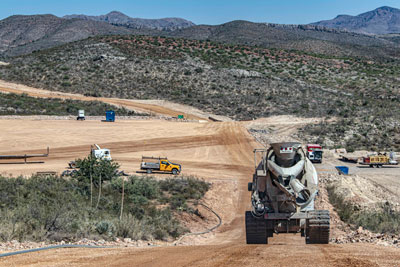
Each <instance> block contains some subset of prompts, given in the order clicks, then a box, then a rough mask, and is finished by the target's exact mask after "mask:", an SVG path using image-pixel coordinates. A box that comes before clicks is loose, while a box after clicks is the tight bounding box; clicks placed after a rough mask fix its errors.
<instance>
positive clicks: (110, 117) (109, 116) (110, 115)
mask: <svg viewBox="0 0 400 267" xmlns="http://www.w3.org/2000/svg"><path fill="white" fill-rule="evenodd" d="M106 121H110V122H114V121H115V111H114V110H107V111H106Z"/></svg>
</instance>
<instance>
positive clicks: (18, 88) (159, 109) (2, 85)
mask: <svg viewBox="0 0 400 267" xmlns="http://www.w3.org/2000/svg"><path fill="white" fill-rule="evenodd" d="M0 92H3V93H14V94H23V93H24V94H27V95H29V96H32V97H39V98H58V99H72V100H80V101H100V102H104V103H107V104H111V105H115V106H118V107H125V108H127V109H131V110H135V111H140V112H147V113H151V114H157V115H165V116H170V117H177V116H178V115H184V117H185V118H187V119H193V120H208V116H207V114H201V112H199V111H198V110H196V109H193V108H187V109H186V110H182V109H180V110H175V109H172V108H169V107H167V106H172V107H174V106H177V105H172V104H171V105H169V104H168V102H166V104H165V105H164V106H161V105H157V104H153V103H154V102H155V101H145V100H139V101H138V100H130V99H119V98H106V97H91V96H84V95H80V94H71V93H64V92H58V91H48V90H43V89H37V88H32V87H29V86H25V85H21V84H14V83H9V82H5V81H2V80H0ZM179 107H181V108H182V107H183V106H182V105H179ZM199 113H200V114H199Z"/></svg>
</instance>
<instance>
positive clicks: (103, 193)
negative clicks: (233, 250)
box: [0, 157, 210, 241]
mask: <svg viewBox="0 0 400 267" xmlns="http://www.w3.org/2000/svg"><path fill="white" fill-rule="evenodd" d="M78 166H79V167H81V168H80V170H79V171H78V172H77V173H76V174H74V175H73V176H72V177H68V178H63V177H56V176H48V177H43V176H32V177H30V178H29V179H25V178H22V177H18V178H5V177H0V214H1V216H0V240H1V241H10V240H13V239H17V240H19V241H60V240H70V241H75V240H78V239H81V238H91V239H100V238H102V239H106V240H110V239H113V238H115V237H120V238H126V237H129V238H132V239H134V240H139V239H144V240H151V239H160V240H167V239H171V238H176V237H178V236H180V235H182V234H183V233H185V232H187V229H185V228H184V227H183V226H182V225H181V224H180V222H179V220H178V219H177V214H179V213H182V212H189V213H190V212H193V211H194V210H193V209H192V208H190V207H191V206H193V205H190V204H189V203H188V201H189V202H190V201H197V200H199V199H201V198H202V197H203V196H204V194H205V193H206V192H207V190H208V189H209V186H210V185H209V184H208V183H206V182H204V181H202V180H199V179H196V178H193V177H180V178H171V179H167V180H156V179H155V178H153V177H147V176H146V177H139V176H131V177H124V178H123V177H120V176H118V175H117V168H118V167H119V166H118V164H116V163H115V162H110V161H101V160H97V159H93V158H91V157H89V158H86V159H83V160H78ZM122 202H123V206H122V205H121V204H122Z"/></svg>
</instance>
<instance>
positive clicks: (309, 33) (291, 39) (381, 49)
mask: <svg viewBox="0 0 400 267" xmlns="http://www.w3.org/2000/svg"><path fill="white" fill-rule="evenodd" d="M168 36H171V37H179V38H188V39H196V40H212V41H217V42H224V43H229V44H231V43H236V44H242V45H252V46H262V47H267V48H277V49H287V50H302V51H307V52H310V53H317V54H329V55H332V56H343V57H346V56H351V57H366V56H367V57H375V58H382V57H392V56H399V55H398V44H397V43H395V42H392V40H391V39H383V38H377V37H371V36H367V35H362V34H356V33H349V32H346V31H341V30H336V29H329V28H324V27H320V26H314V25H282V24H266V23H253V22H249V21H232V22H228V23H225V24H221V25H216V26H210V25H198V26H194V27H190V28H186V29H181V30H177V31H174V32H171V33H169V34H168Z"/></svg>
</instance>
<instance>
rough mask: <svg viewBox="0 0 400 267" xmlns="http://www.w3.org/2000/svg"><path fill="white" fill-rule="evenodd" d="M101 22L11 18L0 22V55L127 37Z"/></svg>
mask: <svg viewBox="0 0 400 267" xmlns="http://www.w3.org/2000/svg"><path fill="white" fill-rule="evenodd" d="M129 33H131V31H129V30H128V29H126V28H122V27H116V26H113V25H110V24H109V23H105V22H97V21H84V20H78V19H71V20H68V19H62V18H58V17H56V16H53V15H34V16H19V15H18V16H11V17H8V18H6V19H4V20H1V21H0V54H1V53H6V54H8V55H17V54H24V53H30V52H32V51H34V50H39V49H44V48H49V47H53V46H56V45H60V44H64V43H68V42H72V41H76V40H81V39H86V38H87V37H89V36H95V35H105V34H129Z"/></svg>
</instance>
